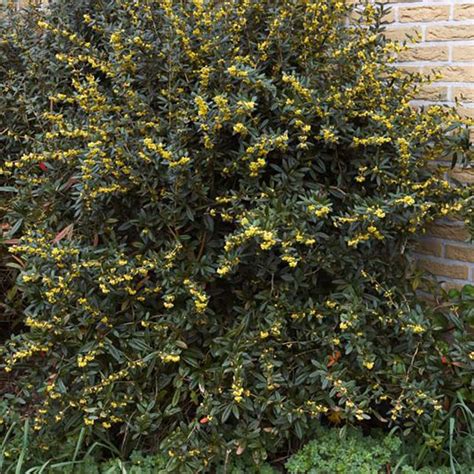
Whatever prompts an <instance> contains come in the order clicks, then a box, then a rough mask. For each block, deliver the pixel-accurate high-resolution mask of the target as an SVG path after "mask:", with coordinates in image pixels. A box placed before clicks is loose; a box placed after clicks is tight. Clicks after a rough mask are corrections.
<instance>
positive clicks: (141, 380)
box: [0, 0, 472, 469]
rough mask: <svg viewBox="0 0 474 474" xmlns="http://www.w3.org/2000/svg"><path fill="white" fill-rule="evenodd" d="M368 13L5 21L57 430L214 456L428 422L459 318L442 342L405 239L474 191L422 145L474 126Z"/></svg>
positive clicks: (279, 10) (25, 266) (27, 286)
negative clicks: (429, 92) (409, 67)
mask: <svg viewBox="0 0 474 474" xmlns="http://www.w3.org/2000/svg"><path fill="white" fill-rule="evenodd" d="M350 13H351V11H350V8H349V7H348V6H346V5H345V3H344V2H342V1H338V0H281V1H275V0H269V1H261V0H259V1H256V0H226V1H211V0H209V1H205V0H194V1H174V0H148V1H143V0H142V1H140V0H113V1H99V0H97V1H95V0H64V1H60V2H56V3H54V2H53V4H52V5H51V7H50V8H49V9H48V10H43V11H40V10H36V11H33V12H30V13H29V14H27V15H22V16H17V17H12V18H10V19H8V20H4V21H3V25H2V27H1V28H2V29H1V32H0V48H1V54H0V71H1V72H0V74H1V77H0V90H1V99H0V100H1V103H0V126H1V129H2V136H1V137H0V146H1V147H2V160H3V165H2V173H3V179H4V182H5V187H4V190H6V191H10V193H8V196H9V208H10V212H9V215H8V219H9V222H10V224H11V226H12V230H11V232H10V236H9V237H10V238H16V237H18V238H19V240H18V242H16V245H14V246H12V247H11V252H13V253H14V255H16V256H17V257H18V258H19V259H20V261H21V262H22V265H21V272H20V276H19V284H20V286H21V287H22V289H23V293H24V297H25V301H26V303H27V306H26V309H25V312H24V314H25V319H24V322H25V324H26V326H27V327H28V328H29V329H28V330H27V331H25V332H23V333H21V334H18V335H16V336H13V337H12V338H11V340H10V341H9V342H8V344H7V346H6V348H5V349H4V354H3V361H4V363H3V367H4V369H5V370H6V371H7V372H13V373H16V377H17V384H18V387H19V390H20V392H21V396H22V397H23V398H24V399H26V400H28V403H29V404H30V411H33V412H34V415H33V417H34V426H33V427H34V429H35V430H36V431H37V432H38V434H39V437H38V438H39V439H40V440H43V442H44V440H47V439H49V438H48V437H49V436H51V435H52V433H54V436H55V437H56V439H57V438H58V436H60V433H64V435H65V436H66V434H68V433H73V432H77V431H78V430H79V429H80V428H81V427H86V428H87V432H88V439H89V441H91V442H92V440H94V439H97V438H106V439H109V440H111V441H112V442H114V443H116V445H117V446H121V447H122V448H123V449H124V450H127V449H132V448H133V447H134V446H135V445H139V444H140V443H145V445H153V446H156V445H157V443H160V445H161V447H162V448H163V449H165V450H166V451H167V452H168V455H169V458H170V468H171V467H172V466H175V467H176V466H179V465H181V468H180V469H184V467H183V465H187V466H188V467H189V468H190V469H201V468H204V467H205V466H208V465H209V462H210V461H212V459H214V457H215V456H222V455H224V454H225V453H226V452H227V454H228V455H229V454H231V455H234V454H235V453H236V452H237V453H241V452H242V451H243V450H246V449H248V450H253V451H254V452H255V453H256V456H258V455H261V457H264V456H265V453H266V452H272V451H273V452H276V451H278V450H280V449H284V448H285V446H287V444H288V443H292V442H294V441H293V440H294V438H295V437H296V438H307V437H308V436H309V435H311V433H312V432H313V429H314V426H315V425H317V423H318V420H319V419H320V418H321V417H329V419H331V420H333V421H335V422H337V421H339V420H343V421H345V422H348V423H361V422H367V420H369V419H370V420H379V422H380V423H381V424H383V425H384V426H389V425H391V424H396V423H400V422H402V421H403V422H405V424H406V425H405V426H406V427H410V426H412V425H413V423H417V422H420V421H421V420H423V419H430V417H432V416H434V414H435V413H437V412H439V411H442V408H443V407H442V402H443V397H444V396H445V395H446V394H449V393H452V392H453V391H455V390H459V389H463V388H464V387H466V384H467V383H468V380H469V377H468V376H466V375H463V374H464V368H465V367H466V364H468V363H469V361H470V359H469V349H468V346H467V345H468V343H467V342H466V340H465V339H467V337H466V335H465V333H464V332H463V329H462V320H461V322H459V323H458V327H459V332H457V333H456V334H457V335H456V337H458V340H457V344H454V345H453V346H451V348H447V347H445V346H446V344H445V343H444V342H443V341H442V340H441V337H440V335H439V329H440V328H441V327H442V325H443V322H445V320H444V319H443V318H441V319H443V320H442V321H440V320H434V319H433V317H432V314H431V312H430V310H428V309H427V308H426V307H425V305H424V304H422V303H421V302H420V301H418V299H417V297H416V295H415V294H414V292H413V289H412V284H411V280H410V279H411V275H412V270H411V265H410V260H409V257H408V254H409V250H410V249H411V248H412V247H413V242H414V235H415V234H416V233H418V232H420V231H421V230H422V229H423V228H424V227H425V226H426V224H427V223H429V222H432V221H433V220H434V219H436V218H438V217H440V216H445V215H447V214H448V213H452V212H456V213H458V214H459V215H466V216H467V215H468V211H469V205H470V199H471V193H472V190H470V189H467V188H462V187H453V186H452V185H450V183H448V182H447V181H446V180H445V178H444V177H443V175H442V173H441V172H439V173H438V172H436V171H433V170H432V169H427V164H428V163H429V162H430V160H432V159H433V158H439V157H442V156H448V155H450V156H456V157H457V158H458V160H459V161H462V160H465V159H466V153H467V151H468V146H469V144H468V141H467V139H466V134H465V132H464V130H463V129H462V127H461V122H460V121H459V119H458V117H457V115H456V114H455V113H454V112H453V111H451V110H448V109H445V108H441V107H438V106H437V107H432V108H430V109H428V110H424V111H416V110H414V109H413V108H412V107H411V106H410V100H411V99H412V98H413V97H414V96H415V95H416V91H417V90H418V89H419V88H420V87H421V86H422V83H421V80H420V78H419V77H417V76H416V75H408V74H406V73H404V72H401V71H400V70H397V69H396V68H394V67H393V66H392V63H393V59H394V55H395V54H396V53H397V52H398V51H399V50H400V46H399V45H397V44H395V43H392V42H389V41H387V40H385V38H384V37H383V34H382V32H383V23H382V19H383V9H382V7H373V6H370V5H367V6H366V8H365V10H364V13H362V14H361V16H360V17H358V21H357V22H354V23H349V22H347V18H348V16H349V15H350ZM471 203H472V201H471ZM451 316H452V315H451V314H450V313H448V318H450V317H451ZM470 350H471V351H472V348H471V349H470ZM443 354H444V355H446V356H449V358H450V360H453V361H455V362H456V364H457V365H455V366H453V368H452V370H450V371H449V373H447V372H446V367H445V365H443V363H442V360H441V356H442V355H443ZM471 355H472V354H471ZM40 442H41V441H39V443H40Z"/></svg>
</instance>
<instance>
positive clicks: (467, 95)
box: [453, 87, 474, 102]
mask: <svg viewBox="0 0 474 474" xmlns="http://www.w3.org/2000/svg"><path fill="white" fill-rule="evenodd" d="M453 96H454V97H457V98H458V99H459V100H461V101H462V102H474V87H455V88H454V90H453Z"/></svg>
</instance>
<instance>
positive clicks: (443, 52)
mask: <svg viewBox="0 0 474 474" xmlns="http://www.w3.org/2000/svg"><path fill="white" fill-rule="evenodd" d="M398 59H399V60H400V61H447V60H448V47H447V46H430V47H425V48H422V47H413V48H408V49H407V50H406V51H402V52H401V53H400V55H399V57H398Z"/></svg>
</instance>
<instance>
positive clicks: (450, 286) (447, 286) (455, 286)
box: [441, 281, 464, 291]
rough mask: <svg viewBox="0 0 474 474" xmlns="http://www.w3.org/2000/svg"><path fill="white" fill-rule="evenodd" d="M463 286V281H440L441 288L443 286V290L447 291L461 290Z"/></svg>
mask: <svg viewBox="0 0 474 474" xmlns="http://www.w3.org/2000/svg"><path fill="white" fill-rule="evenodd" d="M463 287H464V284H463V283H454V282H452V281H443V283H441V288H443V290H444V291H449V290H458V291H460V290H462V289H463Z"/></svg>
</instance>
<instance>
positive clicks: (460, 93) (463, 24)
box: [0, 0, 474, 286]
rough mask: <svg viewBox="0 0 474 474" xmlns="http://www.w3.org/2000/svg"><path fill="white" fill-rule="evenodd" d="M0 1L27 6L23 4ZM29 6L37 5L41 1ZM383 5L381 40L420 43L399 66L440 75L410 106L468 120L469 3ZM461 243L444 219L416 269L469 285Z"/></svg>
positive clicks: (472, 95)
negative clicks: (443, 108)
mask: <svg viewBox="0 0 474 474" xmlns="http://www.w3.org/2000/svg"><path fill="white" fill-rule="evenodd" d="M1 1H3V2H4V3H7V2H13V3H16V4H17V5H24V4H26V3H28V0H0V2H1ZM29 1H30V3H41V0H33V1H32V0H29ZM348 1H351V3H355V1H354V0H348ZM383 1H384V2H385V3H388V4H390V7H391V12H390V14H389V15H388V17H387V20H389V21H390V25H389V26H388V29H387V36H389V37H391V38H393V39H399V40H403V39H406V37H407V35H411V36H414V35H419V37H420V41H418V42H417V43H416V44H411V45H410V48H409V49H408V50H407V51H406V52H404V53H403V54H402V56H401V57H400V63H399V65H400V66H403V67H404V68H407V69H412V70H417V71H420V72H424V73H431V72H432V71H436V72H438V73H439V74H440V75H441V77H440V79H439V80H437V82H435V83H434V84H432V85H431V86H429V87H427V88H426V89H425V90H424V91H423V93H422V95H421V96H420V97H419V100H417V101H416V105H429V104H432V103H443V104H447V105H454V104H455V99H456V98H458V99H459V100H460V103H459V110H460V112H461V114H462V115H463V116H465V117H469V118H472V119H474V0H399V1H397V0H383ZM44 3H46V2H44ZM473 138H474V134H473ZM439 164H440V165H443V164H442V163H439ZM448 173H449V174H450V176H451V177H452V178H453V179H456V180H459V181H461V182H466V183H471V184H474V169H471V170H455V171H448ZM467 238H468V233H467V231H466V230H465V229H464V227H463V225H462V223H461V222H457V221H455V220H452V219H446V220H444V221H441V222H439V223H437V224H436V225H433V226H431V227H430V229H429V230H428V233H427V234H426V235H425V236H422V237H421V238H420V245H419V248H418V254H417V257H418V258H419V262H420V265H421V266H422V267H423V268H425V269H426V270H429V271H431V272H433V273H434V274H436V275H438V276H439V278H440V279H441V280H442V281H445V282H446V283H445V284H446V286H461V285H464V284H466V283H473V282H474V246H473V245H470V244H468V243H466V242H465V241H466V239H467Z"/></svg>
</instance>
